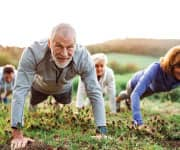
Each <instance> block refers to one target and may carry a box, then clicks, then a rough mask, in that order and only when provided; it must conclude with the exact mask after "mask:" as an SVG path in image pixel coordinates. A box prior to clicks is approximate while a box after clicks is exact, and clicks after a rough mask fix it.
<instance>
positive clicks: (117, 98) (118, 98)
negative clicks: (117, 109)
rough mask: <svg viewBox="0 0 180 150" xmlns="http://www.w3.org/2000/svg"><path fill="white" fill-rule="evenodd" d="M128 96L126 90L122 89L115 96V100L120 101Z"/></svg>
mask: <svg viewBox="0 0 180 150" xmlns="http://www.w3.org/2000/svg"><path fill="white" fill-rule="evenodd" d="M127 98H129V96H128V94H127V91H122V92H120V93H119V95H118V96H117V97H116V102H121V101H123V100H125V99H127Z"/></svg>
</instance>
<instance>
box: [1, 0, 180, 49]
mask: <svg viewBox="0 0 180 150" xmlns="http://www.w3.org/2000/svg"><path fill="white" fill-rule="evenodd" d="M179 6H180V1H179V0H0V45H3V46H19V47H25V46H28V45H29V44H31V43H32V42H33V41H37V40H40V39H44V38H48V36H49V34H50V32H51V30H52V28H53V27H54V26H55V25H57V24H59V23H62V22H65V23H69V24H71V25H72V26H73V27H74V28H75V30H76V32H77V42H78V43H81V44H83V45H88V44H95V43H100V42H104V41H106V40H111V39H117V38H122V39H124V38H156V39H157V38H158V39H159V38H160V39H180V19H179V16H180V9H179Z"/></svg>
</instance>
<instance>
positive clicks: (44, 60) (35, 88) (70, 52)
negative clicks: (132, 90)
mask: <svg viewBox="0 0 180 150" xmlns="http://www.w3.org/2000/svg"><path fill="white" fill-rule="evenodd" d="M76 75H80V76H81V79H82V80H83V82H84V83H85V88H86V92H87V95H88V97H89V98H90V99H91V100H92V108H93V114H94V117H95V122H96V125H97V128H98V130H99V132H100V133H101V134H106V116H105V108H104V100H103V96H102V92H101V88H100V86H99V84H98V81H97V78H96V70H95V67H94V64H93V62H92V60H91V56H90V54H89V52H88V50H87V49H86V48H85V47H83V46H81V45H78V44H76V33H75V30H74V28H73V27H71V26H70V25H69V24H59V25H57V26H55V27H54V28H53V30H52V33H51V35H50V38H49V39H48V40H45V41H40V42H35V43H34V44H32V45H31V46H30V47H28V48H26V49H25V50H24V52H23V54H22V57H21V59H20V63H19V66H18V72H17V78H16V83H15V88H14V92H13V101H12V115H11V116H12V117H11V119H12V120H11V126H12V128H13V131H12V135H13V140H12V141H11V146H12V147H13V149H16V148H18V147H24V146H25V145H26V144H27V142H28V141H29V140H32V139H30V138H26V137H24V136H23V133H22V131H21V130H20V128H19V126H22V125H23V110H24V102H25V97H26V95H27V93H28V91H29V90H31V95H32V96H31V98H30V104H31V105H32V106H35V105H37V104H38V103H40V102H42V101H44V100H45V99H46V98H47V97H48V96H49V95H52V96H53V97H54V98H55V100H56V101H57V102H59V103H62V104H69V103H70V102H71V90H72V82H71V81H72V79H73V78H74V77H75V76H76Z"/></svg>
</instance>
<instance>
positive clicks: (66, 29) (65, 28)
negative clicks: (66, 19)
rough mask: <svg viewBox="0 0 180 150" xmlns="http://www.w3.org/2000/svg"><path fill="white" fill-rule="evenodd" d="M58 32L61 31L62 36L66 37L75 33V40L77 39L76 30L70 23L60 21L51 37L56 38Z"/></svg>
mask: <svg viewBox="0 0 180 150" xmlns="http://www.w3.org/2000/svg"><path fill="white" fill-rule="evenodd" d="M58 32H61V34H62V36H64V37H67V36H69V35H73V36H74V40H75V41H76V31H75V29H74V28H73V27H72V26H71V25H70V24H67V23H60V24H58V25H56V26H55V27H54V28H53V29H52V31H51V35H50V39H54V37H55V36H56V34H57V33H58Z"/></svg>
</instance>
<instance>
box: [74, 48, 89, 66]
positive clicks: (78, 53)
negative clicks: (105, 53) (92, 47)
mask: <svg viewBox="0 0 180 150" xmlns="http://www.w3.org/2000/svg"><path fill="white" fill-rule="evenodd" d="M89 59H90V53H89V51H88V49H87V48H86V47H85V46H82V45H80V44H76V48H75V52H74V56H73V60H74V63H75V64H78V63H81V62H87V61H89Z"/></svg>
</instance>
